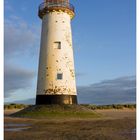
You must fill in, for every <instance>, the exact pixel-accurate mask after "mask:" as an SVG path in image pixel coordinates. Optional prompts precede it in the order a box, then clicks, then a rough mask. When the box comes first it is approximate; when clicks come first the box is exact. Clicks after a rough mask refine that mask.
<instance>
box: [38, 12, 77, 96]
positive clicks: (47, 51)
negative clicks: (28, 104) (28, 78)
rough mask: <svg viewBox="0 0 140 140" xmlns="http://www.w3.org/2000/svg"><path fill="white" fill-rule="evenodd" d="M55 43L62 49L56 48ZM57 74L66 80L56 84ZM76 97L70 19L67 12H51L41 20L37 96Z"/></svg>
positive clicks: (58, 81)
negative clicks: (61, 74) (57, 42)
mask: <svg viewBox="0 0 140 140" xmlns="http://www.w3.org/2000/svg"><path fill="white" fill-rule="evenodd" d="M56 41H60V42H61V49H57V48H55V46H56V45H55V43H54V42H56ZM57 73H63V79H62V80H57ZM45 94H46V95H62V94H63V95H76V94H77V93H76V83H75V72H74V60H73V48H72V33H71V18H70V15H69V14H67V13H64V12H57V11H55V12H49V13H47V14H46V15H45V16H44V17H43V19H42V34H41V48H40V60H39V70H38V83H37V95H45Z"/></svg>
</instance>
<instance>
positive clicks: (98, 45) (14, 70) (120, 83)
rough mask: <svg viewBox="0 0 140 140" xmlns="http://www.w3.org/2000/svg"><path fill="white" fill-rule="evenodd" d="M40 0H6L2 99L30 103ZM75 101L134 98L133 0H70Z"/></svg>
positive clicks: (33, 93)
mask: <svg viewBox="0 0 140 140" xmlns="http://www.w3.org/2000/svg"><path fill="white" fill-rule="evenodd" d="M42 1H43V0H36V1H35V0H26V1H20V2H19V0H5V1H4V8H5V14H4V26H5V27H4V68H5V70H4V78H5V79H4V96H5V102H18V103H34V99H35V97H36V85H37V71H38V59H39V49H40V36H41V19H39V17H38V6H39V4H40V3H42ZM71 3H72V4H73V5H74V6H75V12H76V16H75V18H74V19H73V20H72V34H73V48H74V60H75V71H76V83H77V91H78V92H77V93H78V101H79V103H90V104H113V103H135V100H136V99H135V98H136V35H135V34H136V13H135V10H136V7H135V6H136V2H135V0H86V3H85V1H78V0H77V1H76V0H71Z"/></svg>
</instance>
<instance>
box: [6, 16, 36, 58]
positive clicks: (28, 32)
mask: <svg viewBox="0 0 140 140" xmlns="http://www.w3.org/2000/svg"><path fill="white" fill-rule="evenodd" d="M38 42H39V27H37V26H34V25H29V24H28V23H26V21H24V20H23V19H21V18H20V17H17V16H13V15H11V16H10V17H9V18H8V19H5V27H4V52H5V56H6V57H7V56H8V57H9V56H13V55H19V54H25V53H26V54H27V53H32V52H33V51H35V46H39V43H38Z"/></svg>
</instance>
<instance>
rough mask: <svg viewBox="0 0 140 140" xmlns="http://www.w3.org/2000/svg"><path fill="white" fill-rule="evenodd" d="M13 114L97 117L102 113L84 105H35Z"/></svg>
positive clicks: (20, 115)
mask: <svg viewBox="0 0 140 140" xmlns="http://www.w3.org/2000/svg"><path fill="white" fill-rule="evenodd" d="M11 116H12V117H29V118H30V117H35V118H36V117H42V118H43V117H45V118H69V117H70V118H75V117H76V118H97V117H100V116H101V115H100V114H98V113H96V112H95V111H93V110H92V109H89V108H87V107H85V106H82V105H33V106H29V107H27V108H25V109H23V110H21V111H19V112H16V113H14V114H12V115H11Z"/></svg>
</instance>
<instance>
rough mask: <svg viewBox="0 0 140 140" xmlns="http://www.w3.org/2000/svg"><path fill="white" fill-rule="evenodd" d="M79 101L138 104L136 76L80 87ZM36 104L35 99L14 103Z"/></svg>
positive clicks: (85, 102)
mask: <svg viewBox="0 0 140 140" xmlns="http://www.w3.org/2000/svg"><path fill="white" fill-rule="evenodd" d="M78 101H79V103H81V104H100V105H102V104H119V103H120V104H122V103H135V102H136V78H135V76H130V77H121V78H117V79H113V80H105V81H102V82H100V83H96V84H92V85H90V86H82V87H78ZM14 102H15V103H24V104H34V103H35V98H32V99H27V100H19V101H14Z"/></svg>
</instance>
